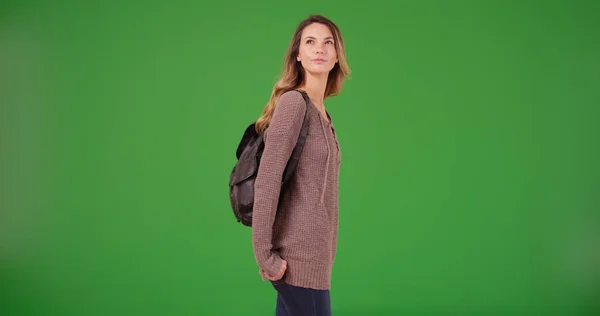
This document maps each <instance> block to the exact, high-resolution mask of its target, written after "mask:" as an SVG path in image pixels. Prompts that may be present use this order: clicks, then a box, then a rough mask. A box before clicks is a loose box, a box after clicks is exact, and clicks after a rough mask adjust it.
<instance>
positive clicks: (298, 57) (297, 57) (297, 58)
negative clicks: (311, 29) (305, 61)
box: [296, 53, 300, 61]
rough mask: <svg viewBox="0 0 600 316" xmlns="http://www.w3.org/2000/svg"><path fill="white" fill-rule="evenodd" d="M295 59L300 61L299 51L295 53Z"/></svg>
mask: <svg viewBox="0 0 600 316" xmlns="http://www.w3.org/2000/svg"><path fill="white" fill-rule="evenodd" d="M296 60H297V61H300V53H298V55H296Z"/></svg>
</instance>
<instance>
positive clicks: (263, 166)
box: [252, 91, 306, 276]
mask: <svg viewBox="0 0 600 316" xmlns="http://www.w3.org/2000/svg"><path fill="white" fill-rule="evenodd" d="M305 110H306V104H305V102H304V98H303V97H302V95H301V94H300V93H299V92H297V91H289V92H285V93H284V94H282V95H281V96H280V97H279V99H278V100H277V103H276V106H275V110H274V112H273V116H272V118H271V122H270V124H269V127H268V129H267V130H266V132H265V138H264V140H265V147H264V150H263V154H262V158H261V161H260V166H259V168H258V173H257V176H256V180H255V183H254V208H253V211H252V247H253V250H254V256H255V259H256V262H257V264H258V266H259V267H260V268H261V269H262V270H264V271H265V272H266V273H268V274H269V275H271V276H274V275H277V274H278V273H279V272H280V271H281V265H282V261H281V257H280V256H279V254H277V253H274V252H273V251H272V246H273V245H272V241H271V240H272V236H273V223H274V221H275V214H276V212H277V208H278V202H279V194H280V191H281V184H282V179H283V172H284V170H285V167H286V165H287V163H288V160H289V158H290V156H291V154H292V151H293V149H294V147H295V146H296V143H297V141H298V136H299V135H300V130H301V129H302V122H303V120H304V113H305Z"/></svg>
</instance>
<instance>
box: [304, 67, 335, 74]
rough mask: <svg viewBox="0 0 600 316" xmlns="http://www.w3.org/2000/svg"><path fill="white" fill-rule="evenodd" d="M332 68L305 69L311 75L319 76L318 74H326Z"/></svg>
mask: <svg viewBox="0 0 600 316" xmlns="http://www.w3.org/2000/svg"><path fill="white" fill-rule="evenodd" d="M331 69H333V67H310V68H308V69H306V70H307V71H308V72H310V73H311V74H315V75H320V74H328V73H329V72H330V71H331Z"/></svg>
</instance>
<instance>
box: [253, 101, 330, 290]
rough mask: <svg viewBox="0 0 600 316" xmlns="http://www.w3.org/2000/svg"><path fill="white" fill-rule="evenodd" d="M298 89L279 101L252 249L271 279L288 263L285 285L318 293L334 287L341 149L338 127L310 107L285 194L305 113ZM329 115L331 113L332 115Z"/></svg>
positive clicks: (263, 165) (262, 171)
mask: <svg viewBox="0 0 600 316" xmlns="http://www.w3.org/2000/svg"><path fill="white" fill-rule="evenodd" d="M305 106H306V105H305V102H304V98H303V97H302V95H301V94H300V93H299V92H298V91H288V92H285V93H284V94H283V95H281V96H280V97H279V99H278V100H277V104H276V107H275V111H274V113H273V117H272V119H271V123H270V124H269V127H268V128H267V130H266V131H265V135H264V141H265V148H264V152H263V156H262V158H261V162H260V167H259V170H258V174H257V178H256V182H255V184H254V190H255V193H254V209H253V215H252V246H253V249H254V255H255V258H256V262H257V264H258V266H259V267H260V268H262V269H263V270H264V271H265V272H267V273H268V274H269V275H277V274H278V273H279V272H280V271H281V270H280V269H281V265H282V261H281V258H283V259H285V260H286V261H287V263H288V266H287V270H286V273H285V275H284V277H283V279H284V280H285V282H286V283H288V284H291V285H295V286H300V287H306V288H313V289H321V290H326V289H330V287H331V270H332V266H333V260H334V258H335V253H336V246H337V233H338V174H339V167H340V162H341V159H340V149H339V144H338V141H337V138H336V135H335V129H334V128H333V125H332V124H331V123H330V121H331V118H329V119H326V118H325V117H323V115H321V114H320V112H319V110H318V109H317V108H316V107H315V105H314V104H312V103H309V106H310V107H311V108H310V109H309V115H310V119H309V123H308V124H309V130H308V135H307V138H306V143H305V145H304V149H303V151H302V155H301V157H300V159H299V161H298V166H297V167H296V172H295V176H293V177H292V178H291V180H290V183H289V186H288V187H287V188H286V189H285V190H283V192H282V193H281V199H280V192H281V180H282V176H283V171H284V169H285V166H286V164H287V162H288V160H289V157H290V155H291V153H292V150H293V149H294V147H295V145H296V142H297V140H298V135H299V134H300V129H301V127H302V121H303V119H304V113H305V109H306V107H305ZM327 115H328V116H329V114H327Z"/></svg>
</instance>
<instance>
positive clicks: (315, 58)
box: [296, 23, 338, 74]
mask: <svg viewBox="0 0 600 316" xmlns="http://www.w3.org/2000/svg"><path fill="white" fill-rule="evenodd" d="M296 60H298V61H300V62H301V63H302V67H304V69H306V71H308V72H311V73H315V74H319V73H325V74H326V73H329V71H330V70H331V69H332V68H333V66H335V63H337V61H338V59H337V53H336V50H335V42H334V39H333V34H331V31H330V30H329V27H327V26H326V25H324V24H320V23H313V24H311V25H309V26H307V27H305V28H304V30H303V31H302V36H301V38H300V50H299V52H298V56H296Z"/></svg>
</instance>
